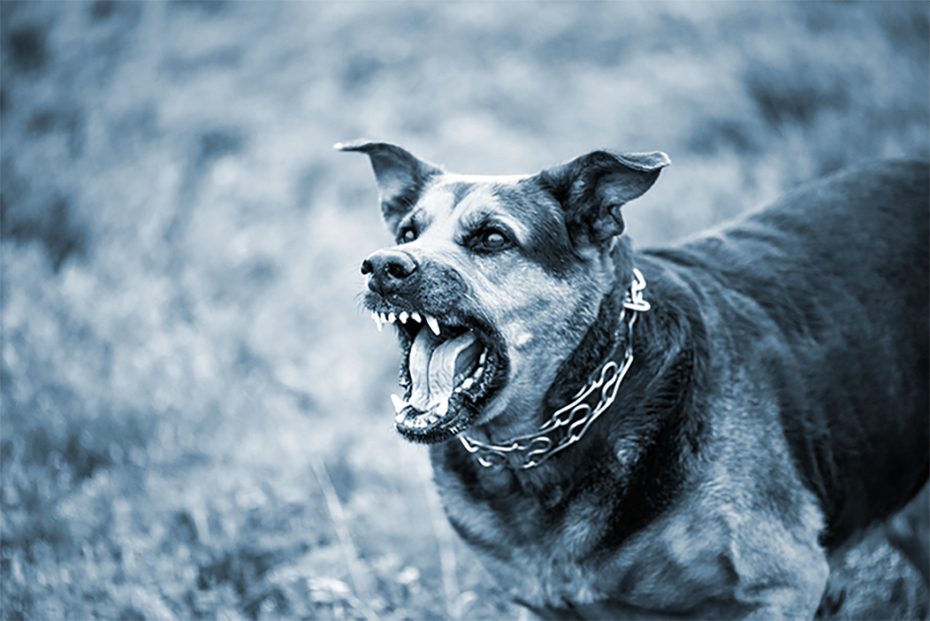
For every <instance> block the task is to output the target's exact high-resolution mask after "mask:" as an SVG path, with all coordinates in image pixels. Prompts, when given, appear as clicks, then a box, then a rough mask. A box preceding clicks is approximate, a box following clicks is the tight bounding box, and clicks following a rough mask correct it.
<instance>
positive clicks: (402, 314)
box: [398, 311, 410, 323]
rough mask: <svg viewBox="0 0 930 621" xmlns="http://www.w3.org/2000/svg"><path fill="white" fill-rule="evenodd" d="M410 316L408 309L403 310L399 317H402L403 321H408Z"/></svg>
mask: <svg viewBox="0 0 930 621" xmlns="http://www.w3.org/2000/svg"><path fill="white" fill-rule="evenodd" d="M409 316H410V315H408V314H407V311H401V312H400V315H398V319H400V322H401V323H407V317H409Z"/></svg>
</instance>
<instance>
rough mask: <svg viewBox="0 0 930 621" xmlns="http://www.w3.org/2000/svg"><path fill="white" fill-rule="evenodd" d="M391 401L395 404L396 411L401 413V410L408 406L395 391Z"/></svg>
mask: <svg viewBox="0 0 930 621" xmlns="http://www.w3.org/2000/svg"><path fill="white" fill-rule="evenodd" d="M391 403H393V404H394V411H395V412H397V413H398V414H400V412H401V410H403V409H404V408H405V407H407V402H406V401H404V400H403V399H401V398H400V397H398V396H397V395H395V394H394V393H391Z"/></svg>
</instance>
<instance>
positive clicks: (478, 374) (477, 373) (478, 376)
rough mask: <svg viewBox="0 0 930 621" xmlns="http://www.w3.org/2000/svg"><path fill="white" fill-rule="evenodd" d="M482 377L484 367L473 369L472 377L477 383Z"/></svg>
mask: <svg viewBox="0 0 930 621" xmlns="http://www.w3.org/2000/svg"><path fill="white" fill-rule="evenodd" d="M482 375H484V367H478V368H477V369H475V374H474V375H472V377H473V378H474V379H475V380H476V381H477V380H479V379H481V376H482Z"/></svg>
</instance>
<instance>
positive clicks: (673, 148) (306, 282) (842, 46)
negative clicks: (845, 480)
mask: <svg viewBox="0 0 930 621" xmlns="http://www.w3.org/2000/svg"><path fill="white" fill-rule="evenodd" d="M928 12H930V7H928V5H927V4H926V3H923V2H914V3H894V2H883V3H842V4H833V3H823V2H811V3H803V4H794V3H778V4H774V3H771V4H768V3H725V2H715V3H709V4H705V3H698V2H694V3H691V2H689V3H683V2H678V3H670V4H661V3H648V4H636V3H600V2H586V3H574V4H569V3H554V2H549V3H531V2H511V3H497V4H492V3H476V4H458V3H444V4H425V3H393V2H384V3H350V2H340V3H336V2H333V3H310V2H304V3H298V2H277V3H258V2H241V3H234V2H228V3H227V2H204V1H200V2H171V3H156V2H145V3H142V2H114V1H111V0H98V1H96V2H92V3H82V2H66V3H65V2H36V3H26V4H19V3H14V2H8V1H4V2H0V34H2V55H0V71H2V75H0V77H2V81H0V130H2V170H0V172H2V192H0V206H2V212H0V213H2V248H0V259H2V303H0V304H2V307H0V308H2V327H3V343H2V362H0V396H2V402H0V405H2V418H0V424H2V427H0V466H2V470H0V494H2V496H0V502H2V517H0V527H2V530H0V534H2V537H0V576H2V577H0V589H2V590H0V596H2V599H0V602H2V604H0V605H2V616H3V618H10V619H17V618H30V619H60V618H72V619H84V618H89V617H101V618H113V619H115V618H122V619H142V618H149V619H169V618H180V619H188V618H229V619H240V618H248V619H257V618H274V617H286V618H294V617H306V618H337V619H343V618H366V619H373V618H382V619H408V618H414V619H420V618H469V619H496V618H501V617H514V616H516V615H518V614H520V613H519V611H518V610H517V609H516V608H514V607H512V606H511V604H509V603H508V600H507V598H506V596H505V595H504V594H502V593H500V592H499V591H498V590H497V589H496V587H495V585H494V583H493V581H491V579H490V578H489V577H488V576H487V575H486V574H485V573H484V572H483V571H482V569H481V568H480V567H479V566H478V565H477V563H476V561H475V559H474V557H473V556H472V555H471V554H470V553H469V552H468V550H466V549H465V548H464V547H463V546H462V545H461V544H460V543H459V542H458V541H457V540H456V539H455V537H454V535H453V534H452V533H451V532H450V530H449V528H448V526H447V525H446V522H445V521H444V518H443V516H442V512H441V509H440V507H439V504H438V499H437V496H436V493H435V490H434V489H433V487H432V484H431V481H430V470H429V464H428V462H427V460H426V456H425V452H424V450H423V449H422V448H420V447H416V446H412V445H408V444H405V443H404V442H403V441H402V440H401V439H400V438H399V437H397V435H396V434H395V433H394V432H393V430H392V426H391V425H392V416H391V413H392V412H391V406H390V402H389V400H388V398H387V396H388V394H389V393H390V392H391V391H392V386H393V385H394V381H395V378H396V364H397V360H396V351H395V348H394V345H393V343H392V342H391V339H390V337H389V336H388V335H387V334H378V333H377V332H376V331H375V330H374V327H373V325H372V323H371V321H370V320H369V319H368V318H367V316H366V314H365V313H362V312H361V311H360V309H359V297H358V294H359V292H360V290H361V288H362V286H363V281H362V277H361V275H360V274H359V273H358V265H359V262H360V260H361V259H362V258H363V257H364V256H365V255H366V254H367V253H368V252H370V251H371V250H373V249H375V248H377V247H379V246H381V245H383V244H384V243H386V242H387V240H388V237H387V234H386V232H384V231H383V229H382V227H381V225H380V223H379V221H378V215H377V207H376V193H375V189H374V184H373V182H372V178H371V172H370V170H369V168H368V164H367V162H366V161H365V158H363V157H360V156H357V155H356V156H351V155H346V154H341V153H337V152H334V151H332V150H331V148H330V147H331V145H332V144H333V143H334V142H337V141H339V140H346V139H353V138H358V137H363V136H364V137H369V138H377V139H386V140H392V141H395V142H398V143H401V144H403V145H405V146H407V147H408V148H410V149H411V150H413V151H414V152H415V153H417V154H418V155H421V156H422V157H424V158H426V159H430V160H433V161H437V162H441V163H444V164H446V165H447V166H448V167H449V168H451V169H453V170H456V171H458V172H479V173H480V172H488V173H490V172H495V173H497V172H501V173H503V172H527V171H533V170H537V169H539V168H541V167H543V166H548V165H552V164H555V163H557V162H559V161H561V160H564V159H568V158H570V157H573V156H575V155H577V154H579V153H582V152H584V151H586V150H590V149H593V148H598V147H608V148H613V149H618V150H653V149H661V150H663V151H666V152H667V153H668V154H669V155H670V156H671V159H672V162H673V164H672V166H671V167H670V168H669V169H668V170H667V171H665V172H664V173H663V176H662V178H661V179H660V181H659V183H658V184H657V185H656V187H655V188H654V189H653V190H652V191H651V192H650V193H649V194H648V195H646V196H645V197H643V198H642V199H641V200H639V201H637V202H636V204H635V205H631V207H630V209H629V210H628V212H627V224H628V230H629V231H630V232H631V235H632V236H633V238H634V240H635V242H636V244H637V245H640V246H641V245H644V244H653V243H663V242H668V241H670V240H673V239H676V238H679V237H682V236H686V235H689V234H692V233H695V232H697V231H699V230H701V229H702V228H705V227H707V226H711V225H713V224H715V223H717V222H720V221H723V220H725V219H727V218H729V217H733V216H735V215H737V214H738V213H740V212H741V211H744V210H746V209H749V208H752V207H756V206H760V205H763V204H764V203H765V202H767V201H768V200H770V199H772V198H773V197H775V196H776V195H777V194H778V193H779V192H780V191H781V190H782V189H784V188H788V187H791V186H793V185H795V184H797V183H799V182H801V181H803V180H806V179H810V178H814V177H817V176H819V175H822V174H824V173H827V172H830V171H833V170H835V169H837V168H839V167H841V166H843V165H845V164H848V163H851V162H855V161H859V160H861V159H864V158H872V157H880V156H903V155H909V156H919V157H924V158H926V157H927V155H928V129H930V114H928V101H927V93H928V30H930V20H928ZM835 584H836V585H838V588H839V591H840V592H845V597H844V598H843V599H842V601H841V602H839V600H837V602H839V603H838V604H837V606H836V607H835V609H832V610H830V611H828V614H829V616H834V617H837V618H850V617H858V618H893V617H894V618H914V617H919V616H926V614H927V609H926V606H925V604H924V598H925V597H926V592H925V591H924V590H923V587H922V586H920V584H919V581H917V579H916V574H915V572H913V570H912V569H910V567H909V566H907V565H906V563H904V562H903V560H902V558H901V557H900V556H899V555H898V554H897V553H896V552H894V551H892V549H891V548H889V546H888V545H887V543H886V542H885V540H884V539H883V538H882V537H881V536H878V535H874V536H872V537H870V538H868V539H866V541H865V542H864V543H862V544H861V545H859V546H857V547H855V548H853V549H852V550H851V551H850V553H849V554H848V555H847V557H846V558H845V560H844V562H843V567H842V570H841V572H840V574H839V578H838V580H837V581H836V583H835Z"/></svg>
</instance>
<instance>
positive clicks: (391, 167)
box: [333, 140, 442, 233]
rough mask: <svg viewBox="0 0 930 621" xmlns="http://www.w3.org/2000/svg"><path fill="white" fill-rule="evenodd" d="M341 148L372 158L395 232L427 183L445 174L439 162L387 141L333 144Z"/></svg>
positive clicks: (384, 212)
mask: <svg viewBox="0 0 930 621" xmlns="http://www.w3.org/2000/svg"><path fill="white" fill-rule="evenodd" d="M333 148H334V149H338V150H339V151H360V152H362V153H366V154H367V155H368V157H369V159H371V167H372V169H373V170H374V171H375V181H377V183H378V193H379V195H380V200H381V215H382V216H383V217H384V222H385V223H386V224H387V226H388V229H390V231H391V232H392V233H395V232H396V231H397V225H398V223H399V222H400V220H401V219H402V218H403V217H404V215H405V214H406V213H407V212H408V211H410V209H411V208H412V207H413V206H414V205H415V204H416V202H417V199H418V198H419V196H420V193H421V192H422V191H423V188H424V187H425V186H426V183H427V182H428V181H429V180H430V179H431V178H433V177H434V176H436V175H439V174H442V169H441V168H439V167H438V166H435V165H433V164H430V163H429V162H424V161H423V160H421V159H419V158H417V157H416V156H414V155H412V154H411V153H409V152H408V151H406V150H404V149H401V148H400V147H398V146H397V145H394V144H390V143H388V142H370V141H367V140H356V141H354V142H340V143H336V144H335V145H333Z"/></svg>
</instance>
